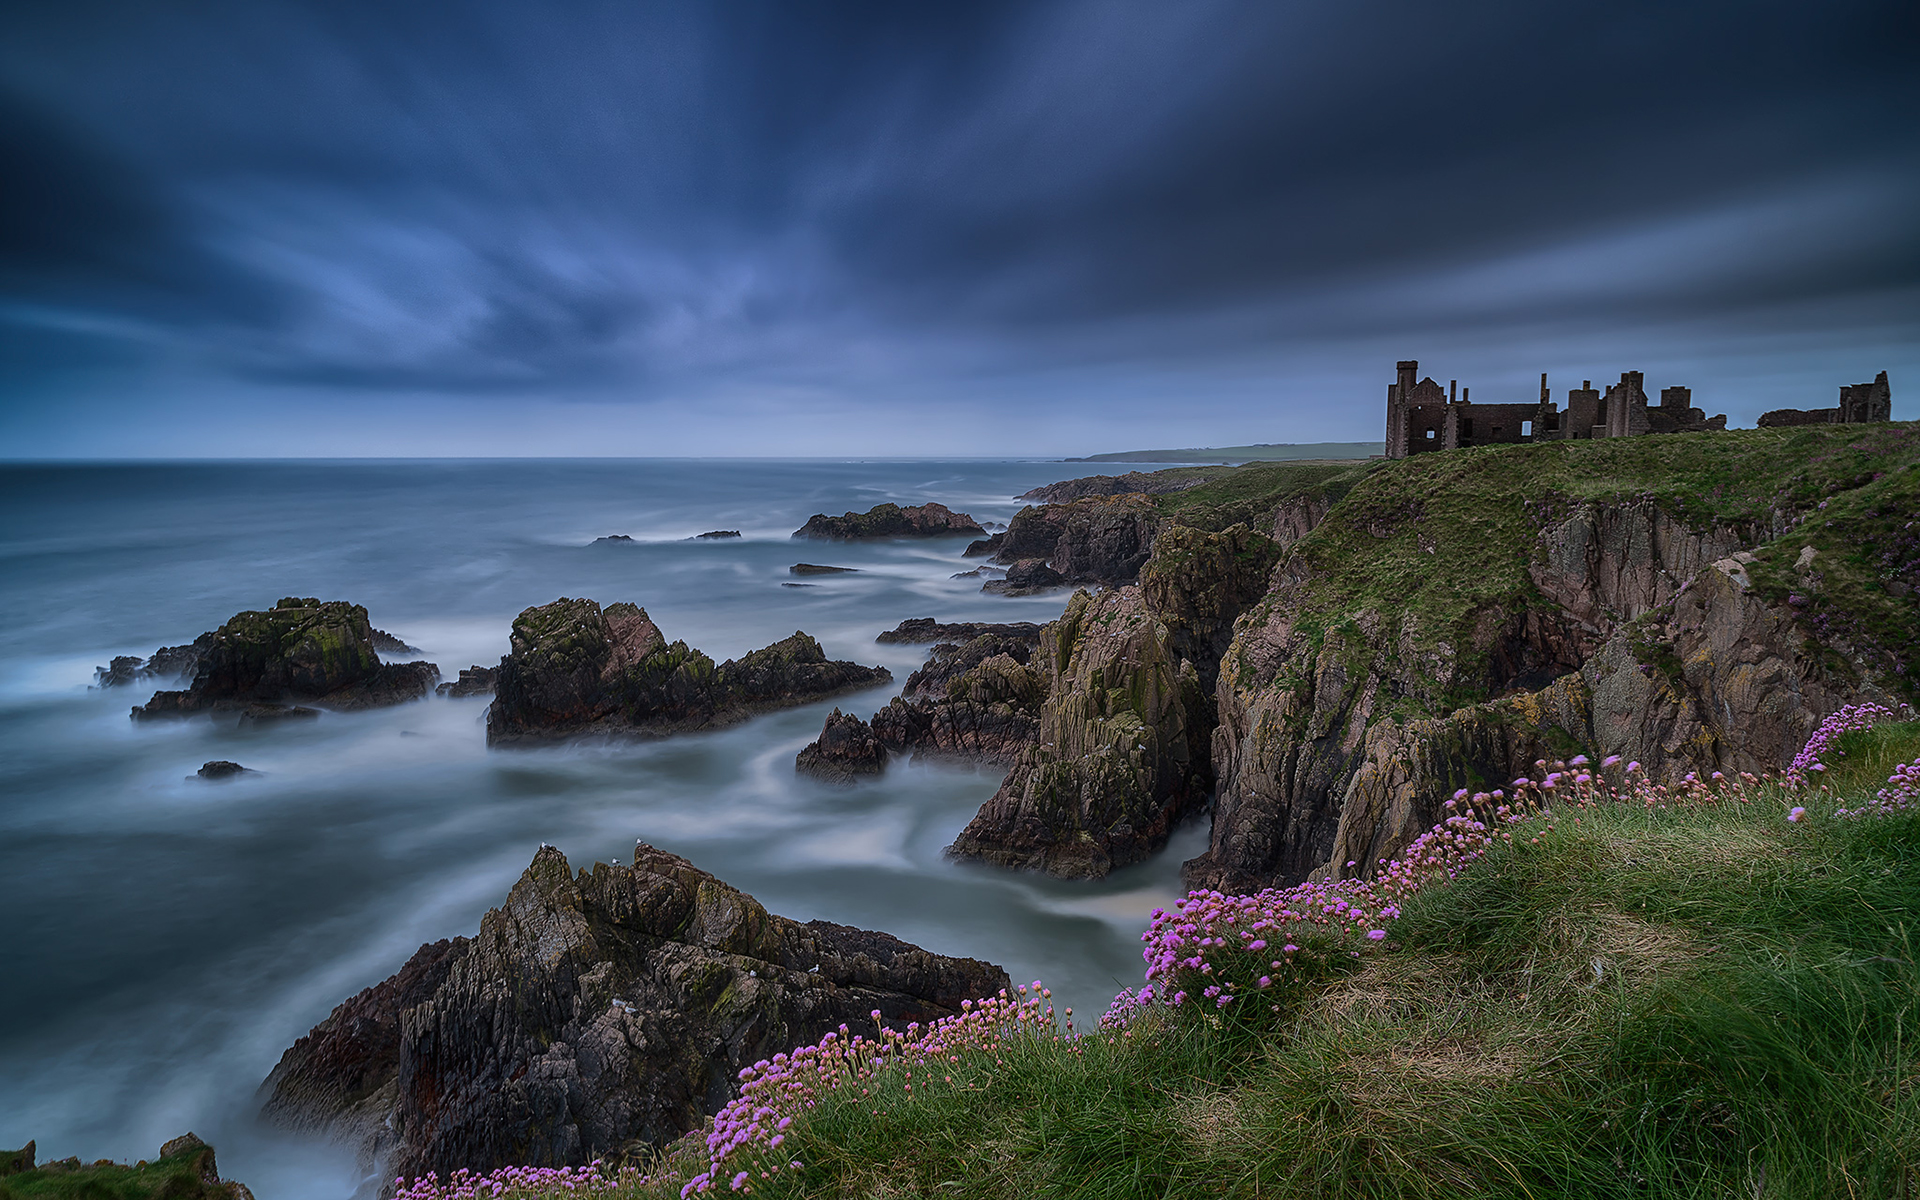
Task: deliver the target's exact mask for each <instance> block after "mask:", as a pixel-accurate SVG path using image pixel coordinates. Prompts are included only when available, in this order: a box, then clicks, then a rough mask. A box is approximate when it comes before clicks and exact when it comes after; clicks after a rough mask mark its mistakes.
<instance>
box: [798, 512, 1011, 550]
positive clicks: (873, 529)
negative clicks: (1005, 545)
mask: <svg viewBox="0 0 1920 1200" xmlns="http://www.w3.org/2000/svg"><path fill="white" fill-rule="evenodd" d="M985 532H986V530H984V529H982V528H981V527H980V523H979V522H978V521H976V520H974V519H973V518H972V517H970V516H968V515H967V514H966V513H957V512H954V511H953V510H951V509H949V508H948V507H947V506H946V505H944V504H919V505H914V506H912V507H909V508H902V507H901V506H900V505H898V504H876V505H874V506H873V507H872V508H870V509H868V510H867V511H866V512H864V513H852V512H850V513H847V514H845V515H844V516H838V517H830V516H827V515H826V514H825V513H815V514H814V515H813V516H812V517H811V518H809V519H808V521H807V523H806V524H805V525H802V526H801V527H800V528H799V529H796V530H794V531H793V536H794V537H797V538H820V539H823V540H826V541H836V542H851V541H863V540H865V539H868V538H894V537H951V536H953V535H955V534H962V533H985Z"/></svg>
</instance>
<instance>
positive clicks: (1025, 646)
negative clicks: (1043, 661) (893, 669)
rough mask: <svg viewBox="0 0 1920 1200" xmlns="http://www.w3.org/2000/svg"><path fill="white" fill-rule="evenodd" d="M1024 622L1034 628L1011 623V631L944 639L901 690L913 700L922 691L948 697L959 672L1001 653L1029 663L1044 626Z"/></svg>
mask: <svg viewBox="0 0 1920 1200" xmlns="http://www.w3.org/2000/svg"><path fill="white" fill-rule="evenodd" d="M1020 625H1021V626H1024V627H1025V628H1026V629H1030V630H1032V632H1031V633H1027V632H1024V631H1022V630H1021V629H1020V628H1019V627H1018V626H1008V627H1007V628H1012V629H1014V630H1015V632H1014V633H1013V634H1011V635H1008V634H1004V633H982V634H978V635H976V636H974V637H970V638H968V639H967V640H965V641H963V642H941V643H940V644H938V645H936V646H935V647H934V648H933V651H932V653H930V654H929V655H928V656H927V661H926V662H924V663H922V664H921V665H920V667H919V669H917V670H915V671H914V672H913V673H912V674H911V675H909V676H907V682H906V686H904V687H902V688H901V689H900V694H901V695H902V696H904V697H906V698H907V699H909V700H911V699H913V698H914V697H916V696H921V695H925V696H931V697H936V698H938V697H944V696H945V695H946V694H947V683H948V682H949V681H950V680H952V679H953V678H954V677H955V676H958V675H963V674H965V673H966V672H968V671H971V670H973V669H974V668H975V667H978V666H979V665H980V664H981V663H984V662H986V661H987V660H988V659H990V658H994V657H996V656H999V655H1005V656H1006V657H1008V658H1011V659H1012V660H1013V661H1014V662H1017V663H1019V664H1020V665H1021V666H1025V665H1027V662H1028V660H1029V659H1031V658H1032V657H1033V651H1034V650H1035V648H1037V647H1038V646H1039V644H1040V626H1038V625H1033V624H1031V623H1029V622H1025V621H1023V622H1020Z"/></svg>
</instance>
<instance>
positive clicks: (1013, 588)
mask: <svg viewBox="0 0 1920 1200" xmlns="http://www.w3.org/2000/svg"><path fill="white" fill-rule="evenodd" d="M1065 586H1067V578H1066V576H1064V575H1062V574H1061V573H1060V572H1058V571H1056V570H1054V569H1053V568H1052V567H1050V566H1048V565H1047V564H1046V563H1045V562H1043V561H1042V560H1040V559H1037V558H1027V559H1022V560H1020V561H1019V562H1017V563H1014V564H1013V565H1012V566H1010V567H1008V568H1007V576H1006V578H1005V579H993V580H989V581H987V582H986V583H983V584H981V585H980V590H981V591H983V592H992V593H994V594H995V595H999V596H1033V595H1037V594H1039V593H1041V592H1051V591H1054V590H1056V589H1058V588H1063V587H1065Z"/></svg>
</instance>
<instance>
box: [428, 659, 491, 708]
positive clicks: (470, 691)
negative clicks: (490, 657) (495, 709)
mask: <svg viewBox="0 0 1920 1200" xmlns="http://www.w3.org/2000/svg"><path fill="white" fill-rule="evenodd" d="M499 673H500V672H499V669H498V668H496V667H483V666H479V665H478V664H476V665H474V666H471V667H462V668H460V677H459V678H458V679H450V680H448V681H447V682H445V683H443V684H441V685H440V686H439V687H437V688H435V689H433V690H434V692H435V693H436V694H437V695H441V696H451V697H452V698H454V699H456V700H459V699H463V698H465V697H467V696H491V695H492V694H493V685H494V681H495V680H496V678H497V677H498V676H499Z"/></svg>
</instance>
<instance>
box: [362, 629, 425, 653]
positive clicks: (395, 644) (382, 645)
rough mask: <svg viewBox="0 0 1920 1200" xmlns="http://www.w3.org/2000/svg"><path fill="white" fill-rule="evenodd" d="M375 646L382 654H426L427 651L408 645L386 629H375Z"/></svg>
mask: <svg viewBox="0 0 1920 1200" xmlns="http://www.w3.org/2000/svg"><path fill="white" fill-rule="evenodd" d="M373 648H374V649H375V650H378V651H379V652H380V653H382V654H424V653H425V651H423V650H418V649H415V648H414V647H412V646H409V645H407V644H406V643H405V642H403V641H401V640H400V639H399V638H397V637H395V636H393V635H392V634H390V633H388V632H387V631H386V630H384V629H376V630H374V631H373Z"/></svg>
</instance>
